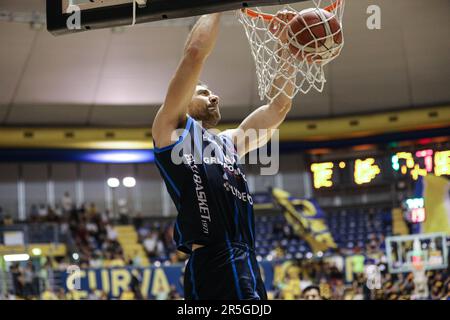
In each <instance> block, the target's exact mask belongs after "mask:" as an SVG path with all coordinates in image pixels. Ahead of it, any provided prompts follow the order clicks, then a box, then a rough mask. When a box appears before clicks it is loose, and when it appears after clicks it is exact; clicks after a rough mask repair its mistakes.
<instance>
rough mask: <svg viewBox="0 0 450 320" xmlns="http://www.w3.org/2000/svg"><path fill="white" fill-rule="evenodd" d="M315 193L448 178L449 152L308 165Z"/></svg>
mask: <svg viewBox="0 0 450 320" xmlns="http://www.w3.org/2000/svg"><path fill="white" fill-rule="evenodd" d="M310 170H311V173H312V177H313V184H314V188H315V189H321V188H332V187H335V186H338V185H347V186H348V185H355V186H358V185H369V184H373V183H375V182H380V181H383V180H384V181H385V182H387V181H393V180H395V178H398V177H409V178H410V179H412V180H413V181H416V180H417V179H418V178H419V177H420V176H426V175H427V174H430V173H432V174H434V175H436V176H445V175H450V150H443V151H436V150H433V149H421V150H417V151H413V152H405V151H401V152H396V153H393V154H391V153H388V154H386V155H382V156H379V157H364V158H362V157H361V158H357V159H351V160H336V161H324V162H313V163H311V165H310Z"/></svg>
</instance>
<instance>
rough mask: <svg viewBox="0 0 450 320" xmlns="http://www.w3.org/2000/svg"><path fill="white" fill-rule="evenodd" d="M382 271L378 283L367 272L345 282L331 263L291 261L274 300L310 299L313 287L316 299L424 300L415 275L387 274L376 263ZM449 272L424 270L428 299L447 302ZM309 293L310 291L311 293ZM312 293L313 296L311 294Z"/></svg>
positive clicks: (449, 285)
mask: <svg viewBox="0 0 450 320" xmlns="http://www.w3.org/2000/svg"><path fill="white" fill-rule="evenodd" d="M378 268H380V270H383V271H382V272H381V273H380V278H379V280H377V281H371V280H370V279H368V276H367V273H366V272H354V273H353V275H352V277H353V281H351V282H350V283H347V282H346V281H345V280H346V279H345V277H346V275H345V274H343V272H342V271H340V270H339V269H338V268H337V267H336V265H334V263H333V262H328V261H326V260H306V261H305V260H298V261H292V264H291V266H289V267H288V268H287V271H286V272H285V273H284V274H283V275H282V278H281V279H276V278H275V280H274V287H275V291H274V292H273V298H274V299H283V300H291V299H309V298H310V297H307V296H306V297H305V293H307V292H308V290H309V289H311V288H315V289H316V291H317V294H318V295H319V296H318V297H317V296H316V298H317V299H326V300H414V299H424V297H419V296H417V295H416V292H415V286H416V283H415V282H414V274H413V273H412V272H410V273H398V274H391V273H389V272H387V266H386V265H385V264H383V263H380V264H378ZM449 275H450V272H449V269H447V270H439V271H427V272H426V277H427V278H426V286H427V294H426V296H427V298H426V299H431V300H450V277H449ZM310 293H311V292H310ZM312 293H315V292H314V291H312Z"/></svg>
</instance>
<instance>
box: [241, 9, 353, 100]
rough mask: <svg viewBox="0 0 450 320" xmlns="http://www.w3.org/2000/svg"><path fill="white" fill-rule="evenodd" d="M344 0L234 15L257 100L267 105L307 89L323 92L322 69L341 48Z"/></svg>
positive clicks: (243, 11)
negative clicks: (252, 69)
mask: <svg viewBox="0 0 450 320" xmlns="http://www.w3.org/2000/svg"><path fill="white" fill-rule="evenodd" d="M344 1H345V0H334V1H333V0H312V1H311V4H313V5H311V8H308V9H303V10H302V9H301V8H296V5H284V6H282V7H280V6H277V7H264V8H262V9H259V8H253V9H251V10H249V9H243V10H240V11H238V19H239V21H240V22H241V23H242V25H243V26H244V29H245V33H246V35H247V38H248V41H249V43H250V48H251V53H252V55H253V58H254V60H255V65H256V74H257V82H258V93H259V96H260V98H261V100H264V99H265V98H266V99H268V100H269V101H272V100H273V99H275V98H276V97H278V96H279V95H280V94H284V95H286V96H287V97H289V98H291V99H292V98H293V97H294V96H295V95H296V94H297V93H298V92H299V91H300V92H302V93H304V94H306V93H308V92H309V91H310V90H311V89H312V88H314V89H315V90H317V91H319V92H322V91H323V88H324V84H325V82H326V79H325V75H324V66H325V65H326V64H328V63H329V62H330V61H332V60H334V59H335V58H336V57H337V56H338V55H339V54H340V52H341V49H342V47H343V45H344V38H343V29H342V18H343V14H344ZM308 3H310V2H308ZM294 7H295V8H294ZM303 8H304V5H303ZM306 16H309V17H311V16H312V17H313V18H314V19H313V20H310V19H308V20H305V17H306ZM293 20H295V21H293ZM292 22H294V24H293V23H292ZM299 26H300V27H299ZM300 40H301V41H300Z"/></svg>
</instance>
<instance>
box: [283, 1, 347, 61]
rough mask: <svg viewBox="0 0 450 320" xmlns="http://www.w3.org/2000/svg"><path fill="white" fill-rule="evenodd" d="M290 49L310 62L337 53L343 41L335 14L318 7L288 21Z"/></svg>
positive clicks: (299, 57)
mask: <svg viewBox="0 0 450 320" xmlns="http://www.w3.org/2000/svg"><path fill="white" fill-rule="evenodd" d="M287 27H288V37H289V41H290V43H289V49H290V51H291V53H292V54H293V55H294V56H295V57H296V58H297V59H300V60H304V59H305V58H306V59H307V60H308V62H312V61H320V60H323V59H329V58H332V57H333V56H335V55H337V54H338V53H339V51H340V47H341V44H342V41H343V36H342V29H341V25H340V23H339V21H338V20H337V18H336V17H335V15H334V14H332V13H330V12H328V11H326V10H324V9H317V8H310V9H305V10H303V11H301V12H300V13H299V14H297V15H296V16H295V17H294V18H293V19H292V20H291V21H290V22H289V23H288V26H287Z"/></svg>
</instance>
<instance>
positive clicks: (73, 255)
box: [72, 252, 80, 260]
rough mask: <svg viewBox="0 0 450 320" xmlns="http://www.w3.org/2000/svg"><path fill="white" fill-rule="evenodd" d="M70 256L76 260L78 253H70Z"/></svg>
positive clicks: (78, 256)
mask: <svg viewBox="0 0 450 320" xmlns="http://www.w3.org/2000/svg"><path fill="white" fill-rule="evenodd" d="M72 258H73V260H78V259H79V258H80V255H79V254H78V253H76V252H75V253H74V254H72Z"/></svg>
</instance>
